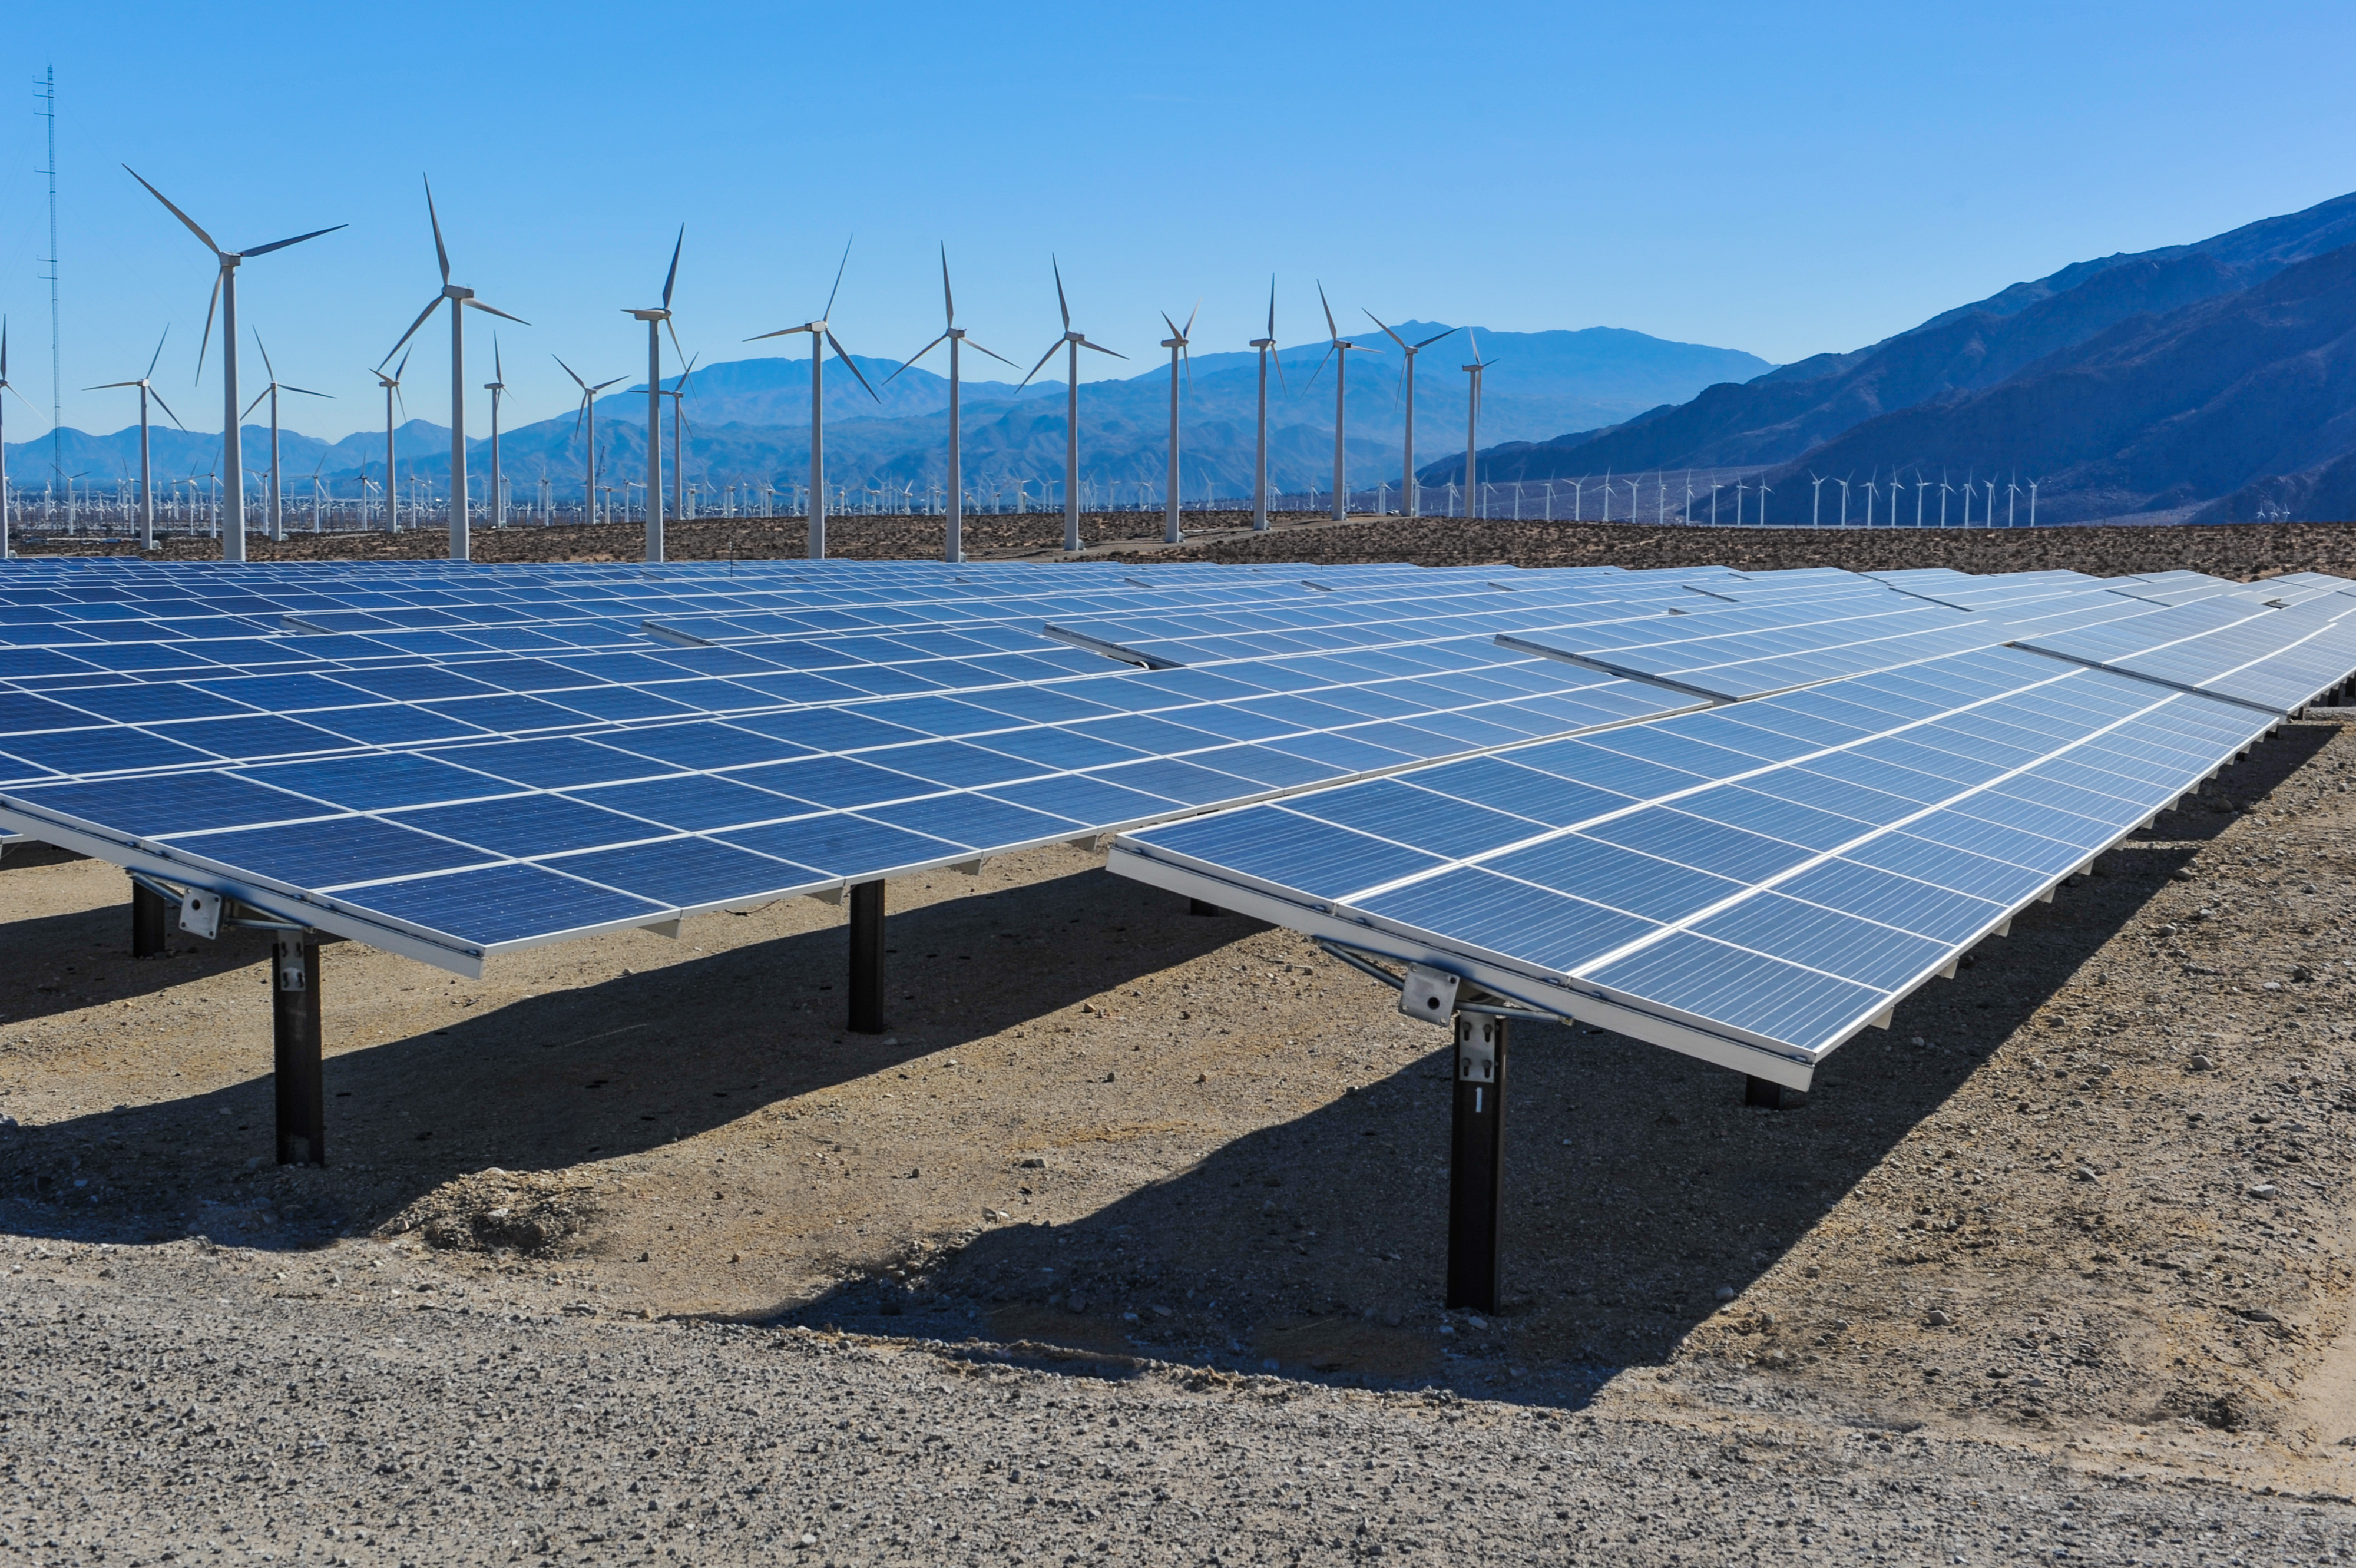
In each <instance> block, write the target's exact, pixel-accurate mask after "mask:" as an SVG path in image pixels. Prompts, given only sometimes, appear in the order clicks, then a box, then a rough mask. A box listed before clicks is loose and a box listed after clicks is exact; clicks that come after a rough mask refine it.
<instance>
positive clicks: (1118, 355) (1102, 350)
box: [1080, 338, 1129, 360]
mask: <svg viewBox="0 0 2356 1568" xmlns="http://www.w3.org/2000/svg"><path fill="white" fill-rule="evenodd" d="M1080 347H1081V348H1083V349H1095V350H1096V351H1097V352H1098V353H1099V354H1110V355H1111V356H1112V357H1113V358H1114V359H1116V360H1126V359H1128V358H1129V356H1128V355H1126V354H1124V353H1122V352H1120V351H1119V349H1108V348H1106V347H1105V346H1104V345H1103V344H1101V343H1091V342H1089V341H1088V340H1087V338H1081V339H1080Z"/></svg>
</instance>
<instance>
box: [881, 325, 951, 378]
mask: <svg viewBox="0 0 2356 1568" xmlns="http://www.w3.org/2000/svg"><path fill="white" fill-rule="evenodd" d="M948 340H949V335H948V333H946V332H944V333H942V334H941V335H940V336H939V337H937V338H934V339H933V340H932V341H931V342H929V343H927V344H926V345H925V346H924V347H923V348H921V349H917V350H916V352H915V353H913V354H911V355H909V356H908V357H907V358H906V359H905V360H901V361H900V371H905V370H906V369H907V368H908V367H909V366H910V365H913V364H915V363H916V361H917V360H921V359H923V358H924V357H925V356H926V355H927V354H929V353H931V352H932V351H933V350H934V349H937V348H939V347H940V346H941V345H942V344H944V343H946V342H948ZM900 371H893V372H892V373H891V374H890V375H888V376H885V377H884V378H883V384H884V385H885V386H887V387H888V386H890V385H891V384H892V383H893V382H894V381H898V380H899V379H900Z"/></svg>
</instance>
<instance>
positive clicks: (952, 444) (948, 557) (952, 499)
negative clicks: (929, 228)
mask: <svg viewBox="0 0 2356 1568" xmlns="http://www.w3.org/2000/svg"><path fill="white" fill-rule="evenodd" d="M941 314H942V319H943V323H944V325H943V326H942V328H941V335H940V336H939V337H937V338H934V339H933V340H932V341H931V342H929V343H927V344H926V345H925V346H924V347H923V348H921V349H917V350H916V352H915V353H913V354H911V355H909V356H908V357H907V359H906V360H904V361H902V363H901V366H900V371H905V370H906V369H907V368H908V367H909V366H910V365H913V364H915V363H916V361H917V360H921V359H923V358H924V357H925V356H926V355H927V354H929V353H931V352H932V351H933V350H934V349H937V348H939V347H940V346H941V345H942V344H944V343H947V344H948V346H949V473H948V537H947V540H946V542H944V544H943V546H942V551H941V559H942V560H944V561H947V562H948V563H949V564H951V565H955V564H957V563H958V562H960V561H962V560H964V559H965V462H964V458H963V456H961V454H960V450H959V447H958V434H959V433H958V417H959V413H958V387H959V386H960V385H962V384H963V383H962V380H961V372H960V371H959V370H958V350H959V349H963V348H964V347H966V337H965V328H962V327H959V326H958V324H957V295H954V294H952V293H950V292H949V248H948V246H947V245H943V246H942V247H941ZM972 347H973V349H975V351H976V352H978V353H983V354H989V355H990V357H991V359H993V360H997V361H998V362H999V363H1000V364H1001V365H1004V366H1005V367H1006V368H1007V369H1009V370H1012V369H1013V368H1014V361H1013V360H1010V359H1008V358H1007V357H1006V356H1005V355H1003V354H998V353H991V350H990V349H984V348H983V347H982V346H981V345H980V344H979V343H976V344H974V345H973V346H972ZM1051 351H1052V350H1051ZM900 371H893V372H892V373H891V374H890V375H888V376H886V377H884V378H883V384H884V385H885V386H887V387H888V386H890V385H891V384H892V383H893V382H894V381H897V380H899V378H900Z"/></svg>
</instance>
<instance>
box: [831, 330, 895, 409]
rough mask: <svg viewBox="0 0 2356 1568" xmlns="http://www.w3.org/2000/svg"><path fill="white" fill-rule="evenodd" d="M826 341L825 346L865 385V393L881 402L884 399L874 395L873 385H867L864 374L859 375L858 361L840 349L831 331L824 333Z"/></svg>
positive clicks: (839, 344) (840, 346)
mask: <svg viewBox="0 0 2356 1568" xmlns="http://www.w3.org/2000/svg"><path fill="white" fill-rule="evenodd" d="M826 341H827V346H828V347H829V348H830V349H833V350H834V357H835V358H836V359H838V360H841V361H842V362H843V363H844V364H845V365H848V366H850V367H851V374H852V375H854V376H859V384H860V385H861V386H862V387H867V395H868V396H869V397H872V398H875V401H876V402H877V403H882V402H883V399H882V398H881V397H877V396H876V392H875V389H874V388H873V387H868V386H867V378H866V377H865V376H861V375H859V364H858V361H857V360H853V359H852V358H851V356H850V355H849V354H846V353H844V352H843V351H842V345H841V343H839V342H837V341H836V340H835V336H834V334H833V333H832V332H829V333H828V334H827V335H826Z"/></svg>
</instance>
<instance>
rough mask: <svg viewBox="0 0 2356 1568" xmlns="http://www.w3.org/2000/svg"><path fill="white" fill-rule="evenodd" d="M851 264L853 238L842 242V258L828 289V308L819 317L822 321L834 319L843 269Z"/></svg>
mask: <svg viewBox="0 0 2356 1568" xmlns="http://www.w3.org/2000/svg"><path fill="white" fill-rule="evenodd" d="M858 237H859V236H858V235H856V234H854V235H852V236H851V240H855V239H857V238H858ZM851 240H845V241H844V242H842V260H841V261H839V262H837V263H835V264H834V286H833V287H832V288H830V289H828V290H827V291H826V309H825V310H823V311H821V312H819V320H820V321H831V320H833V319H834V296H835V295H838V294H841V292H842V269H843V268H845V267H847V266H849V265H850V264H851Z"/></svg>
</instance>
